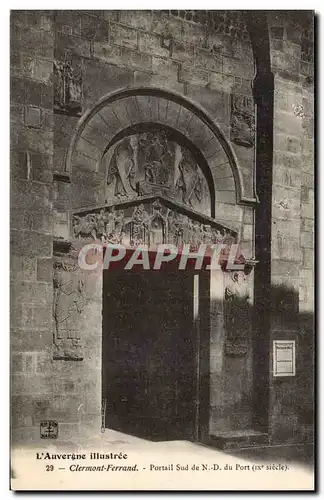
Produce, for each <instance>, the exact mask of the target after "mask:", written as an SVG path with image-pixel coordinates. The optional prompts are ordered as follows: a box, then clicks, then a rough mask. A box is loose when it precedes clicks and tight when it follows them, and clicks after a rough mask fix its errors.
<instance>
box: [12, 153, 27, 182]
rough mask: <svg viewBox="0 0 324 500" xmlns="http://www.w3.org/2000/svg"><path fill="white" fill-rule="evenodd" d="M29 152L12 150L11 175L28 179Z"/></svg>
mask: <svg viewBox="0 0 324 500" xmlns="http://www.w3.org/2000/svg"><path fill="white" fill-rule="evenodd" d="M27 174H28V172H27V153H26V152H20V151H11V152H10V176H11V177H12V178H17V179H27Z"/></svg>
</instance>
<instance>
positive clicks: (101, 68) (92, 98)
mask: <svg viewBox="0 0 324 500" xmlns="http://www.w3.org/2000/svg"><path fill="white" fill-rule="evenodd" d="M100 45H101V46H102V49H103V52H102V54H101V55H102V56H103V59H104V60H105V61H108V60H109V57H111V60H112V61H114V62H115V64H120V65H121V64H122V60H121V57H120V54H121V51H120V47H115V46H113V45H111V46H110V47H111V48H112V49H113V52H112V53H110V52H107V54H106V53H105V50H106V44H100V43H98V46H99V47H100ZM94 46H95V47H96V42H95V44H94ZM115 49H117V50H118V54H119V55H118V54H115V55H116V57H117V55H118V57H117V58H116V59H114V57H115V55H114V51H115ZM98 50H99V49H98ZM107 50H108V49H107ZM105 54H106V55H107V59H105V57H104V56H105ZM104 60H96V59H91V60H89V61H85V62H84V76H83V95H84V100H85V101H86V104H87V105H91V106H92V105H93V104H94V103H95V102H96V101H97V100H98V99H100V98H101V97H102V96H104V95H106V94H108V93H109V92H111V91H112V90H116V89H117V88H120V87H127V86H129V85H131V84H132V83H133V80H134V73H133V71H131V70H129V69H126V68H119V67H117V66H114V65H112V64H108V63H107V62H104ZM72 131H73V130H72Z"/></svg>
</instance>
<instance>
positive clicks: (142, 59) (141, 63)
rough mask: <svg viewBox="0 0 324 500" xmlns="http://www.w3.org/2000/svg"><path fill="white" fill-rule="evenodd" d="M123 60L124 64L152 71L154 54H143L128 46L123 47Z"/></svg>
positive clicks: (128, 66)
mask: <svg viewBox="0 0 324 500" xmlns="http://www.w3.org/2000/svg"><path fill="white" fill-rule="evenodd" d="M121 58H122V59H121V60H122V64H123V66H126V67H127V68H132V69H138V70H142V71H143V70H144V71H152V56H151V55H148V54H143V53H142V52H138V51H135V50H130V49H129V48H127V47H122V51H121Z"/></svg>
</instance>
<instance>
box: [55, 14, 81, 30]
mask: <svg viewBox="0 0 324 500" xmlns="http://www.w3.org/2000/svg"><path fill="white" fill-rule="evenodd" d="M55 29H56V30H57V31H61V32H62V33H66V34H71V35H81V17H80V13H79V12H78V11H77V10H58V11H56V13H55Z"/></svg>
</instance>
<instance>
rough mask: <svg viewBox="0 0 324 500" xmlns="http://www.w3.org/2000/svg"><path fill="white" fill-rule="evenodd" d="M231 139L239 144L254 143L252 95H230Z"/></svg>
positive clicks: (250, 144)
mask: <svg viewBox="0 0 324 500" xmlns="http://www.w3.org/2000/svg"><path fill="white" fill-rule="evenodd" d="M231 141H233V142H235V143H236V144H239V145H240V146H245V147H251V146H253V144H254V110H253V99H252V97H248V96H244V95H239V94H232V96H231Z"/></svg>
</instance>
